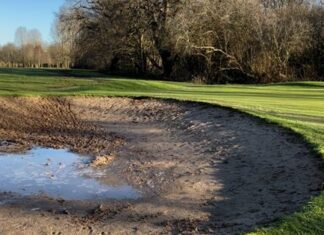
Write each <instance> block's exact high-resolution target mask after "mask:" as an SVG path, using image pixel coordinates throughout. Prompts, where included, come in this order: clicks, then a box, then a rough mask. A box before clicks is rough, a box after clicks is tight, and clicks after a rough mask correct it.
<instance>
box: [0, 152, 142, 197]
mask: <svg viewBox="0 0 324 235" xmlns="http://www.w3.org/2000/svg"><path fill="white" fill-rule="evenodd" d="M0 191H1V192H13V193H18V194H21V195H23V196H28V195H41V194H44V195H48V196H50V197H53V198H63V199H66V200H90V199H91V200H93V199H138V198H139V197H140V196H141V195H140V193H139V192H138V191H136V190H135V189H134V188H132V187H131V186H129V185H127V184H125V183H124V182H121V181H120V179H119V178H118V177H116V176H113V175H109V177H107V172H106V171H105V170H104V169H94V168H92V167H89V158H88V157H84V156H80V155H77V154H74V153H72V152H69V151H67V150H62V149H60V150H56V149H45V148H34V149H32V150H31V151H29V152H27V153H24V154H3V155H0Z"/></svg>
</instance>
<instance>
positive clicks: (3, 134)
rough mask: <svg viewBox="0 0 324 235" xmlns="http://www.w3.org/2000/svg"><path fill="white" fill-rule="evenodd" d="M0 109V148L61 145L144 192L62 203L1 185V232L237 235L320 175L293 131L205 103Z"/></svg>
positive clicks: (287, 208) (23, 103)
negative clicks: (5, 189) (133, 196)
mask: <svg viewBox="0 0 324 235" xmlns="http://www.w3.org/2000/svg"><path fill="white" fill-rule="evenodd" d="M0 113H1V115H0V152H10V153H16V152H24V151H26V150H28V149H31V148H32V146H35V145H36V146H41V147H49V148H69V149H71V150H72V151H73V152H76V153H82V154H87V155H89V156H91V157H93V159H96V158H97V161H99V162H100V164H101V166H100V167H105V168H107V170H109V172H110V173H111V174H113V175H114V177H118V178H122V179H123V180H125V181H127V182H128V183H129V184H130V185H132V186H133V187H134V188H136V189H137V190H139V191H141V192H142V194H143V197H142V198H140V199H136V200H120V201H118V200H100V201H99V200H95V201H94V200H93V201H91V200H90V201H80V200H79V201H68V200H63V199H54V198H50V197H47V196H44V195H42V196H41V195H38V196H20V195H17V194H13V193H9V192H1V188H0V192H1V193H0V204H1V206H0V234H4V235H6V234H53V235H58V234H237V233H244V232H246V231H250V230H253V229H255V228H257V227H261V226H265V225H268V224H271V223H272V222H274V221H276V220H278V219H279V218H281V217H283V216H285V215H288V214H291V213H293V212H295V211H297V210H298V209H300V208H301V207H302V206H303V205H305V204H306V203H307V202H308V201H309V200H310V198H311V197H312V196H314V195H318V194H319V192H320V190H321V184H322V182H323V174H322V173H321V169H319V166H320V165H321V164H320V162H319V159H316V157H314V156H313V155H312V154H311V152H310V151H309V148H308V147H307V145H306V144H305V143H304V142H303V141H302V140H301V139H300V138H299V137H297V136H296V135H294V134H292V133H291V132H290V131H287V130H285V129H283V128H280V127H277V126H275V125H271V124H267V123H265V122H264V121H262V120H259V119H257V118H253V117H249V116H248V115H245V114H241V113H239V112H236V111H233V110H228V109H222V108H218V107H215V106H211V105H206V104H199V103H190V102H176V101H171V100H154V99H136V100H134V99H127V98H81V97H78V98H72V97H70V98H0ZM102 156H106V158H105V159H103V160H107V161H103V162H102V161H101V160H102V159H100V158H98V157H102ZM94 162H96V161H94ZM104 163H107V164H104ZM102 165H104V166H102ZM89 167H96V166H93V165H91V166H89ZM106 180H107V182H108V181H110V176H109V175H108V174H107V178H106ZM104 181H105V180H103V183H104Z"/></svg>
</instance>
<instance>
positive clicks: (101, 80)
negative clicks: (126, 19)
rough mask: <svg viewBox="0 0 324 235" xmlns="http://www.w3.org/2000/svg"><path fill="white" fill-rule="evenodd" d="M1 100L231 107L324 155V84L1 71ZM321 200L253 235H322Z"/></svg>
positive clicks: (323, 211) (323, 204)
mask: <svg viewBox="0 0 324 235" xmlns="http://www.w3.org/2000/svg"><path fill="white" fill-rule="evenodd" d="M0 95H1V96H49V95H58V96H73V95H92V96H131V97H157V98H172V99H179V100H190V101H201V102H207V103H211V104H217V105H221V106H226V107H232V108H235V109H238V110H241V111H243V112H247V113H250V114H252V115H256V116H258V117H261V118H265V119H266V120H268V121H271V122H275V123H277V124H279V125H282V126H285V127H288V128H290V129H292V130H294V131H295V132H297V133H299V134H301V135H302V136H303V137H304V138H305V140H306V141H307V142H308V143H309V144H310V145H311V147H312V148H313V149H314V151H316V153H318V154H319V155H322V156H324V82H298V83H286V84H273V85H199V84H192V83H177V82H165V81H148V80H134V79H131V78H118V77H113V76H111V77H106V76H104V75H102V74H99V73H96V72H92V71H86V70H81V71H77V70H51V69H49V70H33V69H27V70H23V69H0ZM323 233H324V195H322V196H319V197H317V198H315V199H314V200H312V201H311V202H310V203H309V205H307V206H306V207H305V208H304V209H303V211H302V212H299V213H296V214H295V215H292V216H290V217H287V218H285V219H283V221H280V222H279V223H277V224H275V225H274V226H272V227H271V228H268V229H262V230H259V231H257V232H256V233H255V234H323Z"/></svg>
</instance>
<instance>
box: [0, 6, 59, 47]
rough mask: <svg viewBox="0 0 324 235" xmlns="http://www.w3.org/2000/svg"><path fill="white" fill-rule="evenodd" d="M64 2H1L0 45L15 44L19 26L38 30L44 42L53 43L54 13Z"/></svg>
mask: <svg viewBox="0 0 324 235" xmlns="http://www.w3.org/2000/svg"><path fill="white" fill-rule="evenodd" d="M64 2H65V1H64V0H0V45H3V44H5V43H7V42H14V35H15V31H16V29H17V28H18V27H19V26H24V27H26V28H27V29H33V28H36V29H38V30H39V31H40V32H41V33H42V36H43V40H45V41H51V39H52V36H51V27H52V23H53V20H54V13H55V12H57V11H58V10H59V8H60V6H62V5H63V3H64Z"/></svg>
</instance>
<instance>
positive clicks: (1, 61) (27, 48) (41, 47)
mask: <svg viewBox="0 0 324 235" xmlns="http://www.w3.org/2000/svg"><path fill="white" fill-rule="evenodd" d="M69 48H70V47H69V46H68V45H67V43H66V42H64V41H61V40H57V41H56V42H55V43H52V44H46V43H44V42H43V41H42V36H41V34H40V32H39V31H38V30H36V29H33V30H27V29H26V28H24V27H20V28H18V29H17V30H16V34H15V43H8V44H6V45H4V46H0V67H9V68H18V67H24V68H44V67H46V68H51V67H52V68H69V67H71V65H72V64H71V55H70V51H69Z"/></svg>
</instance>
